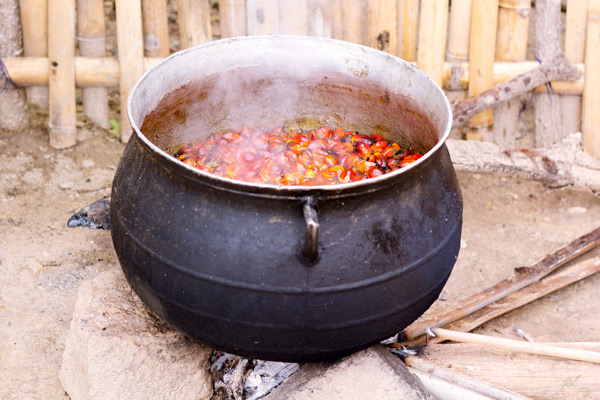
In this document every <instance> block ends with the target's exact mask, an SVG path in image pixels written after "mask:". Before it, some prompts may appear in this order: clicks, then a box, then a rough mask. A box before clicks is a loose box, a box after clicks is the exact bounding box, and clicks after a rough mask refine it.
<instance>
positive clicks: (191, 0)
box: [177, 0, 212, 49]
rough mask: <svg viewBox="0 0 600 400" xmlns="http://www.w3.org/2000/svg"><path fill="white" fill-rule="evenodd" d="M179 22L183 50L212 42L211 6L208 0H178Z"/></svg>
mask: <svg viewBox="0 0 600 400" xmlns="http://www.w3.org/2000/svg"><path fill="white" fill-rule="evenodd" d="M177 20H178V21H179V32H180V34H181V48H182V49H187V48H188V47H192V46H196V45H199V44H202V43H206V42H209V41H211V40H212V28H211V26H210V4H209V3H208V1H207V0H177Z"/></svg>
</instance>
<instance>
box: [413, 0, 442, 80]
mask: <svg viewBox="0 0 600 400" xmlns="http://www.w3.org/2000/svg"><path fill="white" fill-rule="evenodd" d="M419 24H420V26H419V46H418V53H417V67H419V69H420V70H421V71H423V72H425V73H426V74H427V75H429V77H431V79H433V80H434V81H435V83H437V84H438V85H440V86H441V85H442V84H443V76H444V55H445V54H446V30H447V27H448V0H421V19H420V22H419Z"/></svg>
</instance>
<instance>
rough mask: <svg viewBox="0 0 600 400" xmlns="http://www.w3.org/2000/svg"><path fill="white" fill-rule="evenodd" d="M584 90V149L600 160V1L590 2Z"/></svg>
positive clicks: (590, 0)
mask: <svg viewBox="0 0 600 400" xmlns="http://www.w3.org/2000/svg"><path fill="white" fill-rule="evenodd" d="M585 62H586V65H587V68H586V73H585V79H584V82H585V83H584V89H583V121H582V131H583V147H584V148H585V150H586V151H587V152H588V153H589V154H591V155H593V156H594V157H597V158H600V73H599V72H598V71H600V0H589V3H588V16H587V38H586V44H585Z"/></svg>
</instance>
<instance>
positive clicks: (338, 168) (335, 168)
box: [327, 165, 344, 176]
mask: <svg viewBox="0 0 600 400" xmlns="http://www.w3.org/2000/svg"><path fill="white" fill-rule="evenodd" d="M327 172H329V173H330V174H333V175H338V176H339V175H340V174H341V173H342V172H344V167H342V166H341V165H334V166H332V167H329V168H328V169H327Z"/></svg>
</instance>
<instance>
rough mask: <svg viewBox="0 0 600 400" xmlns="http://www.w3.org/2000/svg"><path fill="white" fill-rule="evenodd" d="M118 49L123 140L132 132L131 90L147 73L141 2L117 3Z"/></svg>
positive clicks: (135, 0) (127, 138) (137, 0)
mask: <svg viewBox="0 0 600 400" xmlns="http://www.w3.org/2000/svg"><path fill="white" fill-rule="evenodd" d="M115 5H116V12H117V13H116V14H117V46H118V54H119V74H120V79H119V94H120V102H121V141H122V142H127V141H128V140H129V137H130V136H131V133H132V128H131V124H130V123H129V118H127V97H128V96H129V91H130V90H131V88H132V87H133V85H134V84H135V82H136V81H137V80H138V78H139V77H140V76H141V75H142V73H143V72H144V39H143V34H142V4H141V2H140V0H116V3H115Z"/></svg>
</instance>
